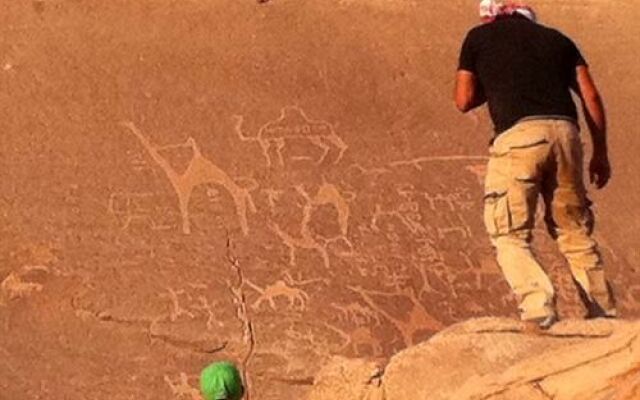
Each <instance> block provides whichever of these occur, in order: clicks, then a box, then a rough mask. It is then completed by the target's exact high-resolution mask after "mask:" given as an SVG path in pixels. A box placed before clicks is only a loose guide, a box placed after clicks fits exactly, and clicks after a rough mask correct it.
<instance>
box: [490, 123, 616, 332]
mask: <svg viewBox="0 0 640 400" xmlns="http://www.w3.org/2000/svg"><path fill="white" fill-rule="evenodd" d="M490 154H491V157H490V159H489V164H488V168H487V176H486V180H485V198H484V201H485V210H484V220H485V225H486V228H487V231H488V232H489V234H490V236H491V242H492V244H493V246H494V247H495V248H496V251H497V258H498V264H499V265H500V268H501V269H502V272H503V273H504V275H505V277H506V280H507V282H508V283H509V285H510V286H511V289H512V290H513V291H514V293H515V294H516V296H517V297H518V301H519V302H520V307H519V308H520V312H521V317H522V319H523V320H531V319H537V318H543V317H546V316H549V315H551V314H553V313H554V312H555V309H554V302H555V295H554V289H553V285H552V284H551V281H550V280H549V278H548V277H547V275H546V274H545V272H544V270H543V269H542V268H541V267H540V264H538V262H537V261H536V259H535V257H534V255H533V254H532V252H531V239H532V230H533V228H534V223H535V212H536V205H537V200H538V197H539V196H540V195H542V198H543V200H544V204H545V222H546V225H547V228H548V231H549V233H550V234H551V236H552V237H553V238H554V239H555V240H556V242H557V244H558V247H559V249H560V251H561V252H562V253H563V254H564V256H565V257H566V259H567V261H568V263H569V266H570V268H571V273H572V274H573V277H574V279H575V281H576V282H577V283H578V284H579V287H580V288H581V289H582V290H581V295H582V298H583V300H584V301H585V303H586V306H587V309H588V310H589V314H590V316H613V315H615V306H614V304H613V299H612V297H611V294H610V291H609V288H608V285H607V282H606V280H605V276H604V271H603V266H602V261H601V258H600V254H599V253H598V250H597V244H596V242H595V241H594V239H593V238H591V232H592V230H593V213H592V212H591V210H590V208H589V206H590V201H589V200H588V199H587V197H586V189H585V186H584V182H583V154H582V142H581V141H580V135H579V131H578V128H577V127H576V125H575V124H574V123H573V122H571V121H565V120H559V119H557V120H554V119H540V120H527V121H523V122H520V123H518V124H516V125H515V126H514V127H513V128H511V129H509V130H507V131H505V132H503V133H502V134H501V135H499V136H498V137H497V138H496V140H495V142H494V143H493V145H492V146H491V148H490Z"/></svg>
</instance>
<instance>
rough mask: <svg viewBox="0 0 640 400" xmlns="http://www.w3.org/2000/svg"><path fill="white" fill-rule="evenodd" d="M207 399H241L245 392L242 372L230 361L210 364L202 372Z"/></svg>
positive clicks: (201, 384)
mask: <svg viewBox="0 0 640 400" xmlns="http://www.w3.org/2000/svg"><path fill="white" fill-rule="evenodd" d="M200 390H201V391H202V395H203V396H204V398H205V400H240V399H241V398H242V395H243V394H244V387H243V386H242V378H241V377H240V372H238V369H237V368H236V366H235V365H233V363H230V362H228V361H222V362H216V363H213V364H210V365H209V366H207V367H206V368H205V369H203V370H202V373H201V374H200Z"/></svg>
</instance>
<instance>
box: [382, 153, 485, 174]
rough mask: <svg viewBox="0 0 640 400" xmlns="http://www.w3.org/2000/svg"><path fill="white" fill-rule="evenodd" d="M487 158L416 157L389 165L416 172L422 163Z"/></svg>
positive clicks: (483, 158) (481, 157)
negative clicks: (412, 169) (406, 167)
mask: <svg viewBox="0 0 640 400" xmlns="http://www.w3.org/2000/svg"><path fill="white" fill-rule="evenodd" d="M487 160H489V157H487V156H467V155H452V156H425V157H417V158H413V159H411V160H400V161H394V162H391V163H389V165H391V166H392V167H397V166H402V165H411V166H413V167H414V168H415V169H417V170H418V171H422V165H421V164H422V163H428V162H448V161H487Z"/></svg>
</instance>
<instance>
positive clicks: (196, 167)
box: [122, 121, 256, 235]
mask: <svg viewBox="0 0 640 400" xmlns="http://www.w3.org/2000/svg"><path fill="white" fill-rule="evenodd" d="M122 125H123V126H124V127H126V128H127V129H129V131H131V133H132V134H133V135H134V136H136V137H137V138H138V140H139V141H140V143H141V144H142V146H143V147H144V148H145V150H146V151H147V152H148V153H149V155H150V156H151V158H152V159H153V160H154V161H155V162H156V163H157V164H158V166H159V167H160V168H162V170H163V171H164V173H165V174H166V176H167V179H169V182H170V183H171V185H172V186H173V189H174V190H175V192H176V195H177V196H178V203H179V207H180V214H181V216H182V232H183V233H185V234H189V233H191V221H190V219H189V200H190V199H191V194H192V193H193V190H194V189H195V188H196V187H197V186H200V185H206V184H215V185H220V186H222V187H223V188H225V189H226V190H227V192H229V194H230V195H231V197H232V198H233V201H234V203H235V205H236V214H237V216H238V220H239V222H240V227H241V228H242V232H243V233H244V235H248V234H249V224H248V222H247V209H248V210H249V211H251V212H253V213H255V212H256V207H255V205H254V203H253V199H252V197H251V194H250V190H249V189H247V188H244V187H241V186H239V185H238V184H237V183H236V182H235V181H234V180H233V179H231V177H229V175H227V173H226V172H225V171H223V170H222V169H221V168H220V167H218V166H217V165H215V164H214V163H212V162H211V161H210V160H208V159H207V158H205V157H204V156H203V155H202V153H201V152H200V148H199V147H198V144H197V143H196V141H195V139H194V138H192V137H189V138H188V139H187V141H186V143H184V144H178V145H172V146H164V147H160V146H155V145H153V144H152V143H151V142H150V141H149V139H148V138H147V137H145V136H144V135H143V134H142V132H140V130H139V129H138V128H137V127H136V126H135V124H134V123H133V122H130V121H124V122H122ZM172 147H173V148H177V147H187V148H190V149H191V150H192V151H193V156H192V158H191V160H190V162H189V164H188V166H187V169H186V170H185V171H184V173H182V174H179V173H178V172H176V170H175V169H174V168H173V167H172V165H171V164H170V163H169V161H168V160H167V159H166V158H164V157H163V156H162V155H161V154H160V151H159V150H162V149H166V148H172Z"/></svg>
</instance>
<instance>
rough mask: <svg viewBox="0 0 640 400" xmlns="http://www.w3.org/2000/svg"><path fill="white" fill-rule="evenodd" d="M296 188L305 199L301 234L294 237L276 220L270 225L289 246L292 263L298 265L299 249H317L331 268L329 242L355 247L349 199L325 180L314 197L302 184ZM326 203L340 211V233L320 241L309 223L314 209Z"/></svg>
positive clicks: (327, 266)
mask: <svg viewBox="0 0 640 400" xmlns="http://www.w3.org/2000/svg"><path fill="white" fill-rule="evenodd" d="M295 189H296V191H297V192H298V194H300V196H302V198H304V200H305V205H304V207H303V210H302V222H301V223H300V236H299V237H293V236H291V235H289V234H288V233H287V232H285V231H284V230H282V228H280V226H279V225H278V224H276V223H275V222H271V223H270V227H271V229H272V230H273V232H274V233H275V234H276V235H277V236H278V237H279V238H280V240H282V242H283V243H284V244H285V246H287V247H288V248H289V264H290V265H292V266H295V265H296V250H297V249H305V250H315V251H317V252H318V253H319V254H320V256H321V258H322V260H323V263H324V266H325V268H327V269H329V268H330V267H331V263H330V260H329V253H328V251H327V246H328V244H330V243H335V242H337V241H342V242H343V243H346V244H347V245H348V246H349V248H350V249H353V245H352V244H351V241H350V240H349V239H348V238H347V232H348V229H349V216H350V208H349V204H348V201H347V199H346V198H345V197H343V196H342V194H341V193H340V191H339V190H338V188H337V187H336V186H335V185H333V184H329V183H326V182H323V184H322V185H321V186H320V188H319V189H318V191H317V192H316V194H315V195H314V196H313V197H311V196H310V195H309V194H308V193H307V192H306V191H305V189H304V187H303V186H302V185H297V186H296V187H295ZM353 196H354V197H355V195H353ZM270 203H272V200H270ZM325 204H329V205H332V206H333V207H334V208H335V209H336V211H337V213H338V224H339V226H340V235H337V236H336V237H333V238H327V239H324V240H323V242H324V243H319V242H318V241H317V240H316V239H314V237H313V235H312V233H311V229H310V227H309V224H310V222H311V216H312V213H313V211H314V209H315V208H316V207H318V206H321V205H325Z"/></svg>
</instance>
